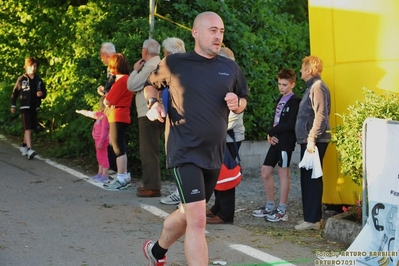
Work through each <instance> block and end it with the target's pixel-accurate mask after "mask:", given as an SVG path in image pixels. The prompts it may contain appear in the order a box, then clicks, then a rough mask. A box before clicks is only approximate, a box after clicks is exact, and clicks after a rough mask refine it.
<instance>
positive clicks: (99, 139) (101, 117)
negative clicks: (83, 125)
mask: <svg viewBox="0 0 399 266" xmlns="http://www.w3.org/2000/svg"><path fill="white" fill-rule="evenodd" d="M103 101H104V97H101V98H100V111H88V110H76V112H77V113H78V114H82V115H84V116H86V117H89V118H93V119H95V120H96V121H95V122H94V125H93V131H92V136H93V139H94V143H95V147H96V157H97V162H98V173H97V174H96V175H95V176H93V177H91V179H93V180H94V181H97V182H101V183H107V182H109V178H108V168H109V161H108V150H107V147H108V143H109V123H108V118H107V116H106V115H105V114H104V109H105V105H104V103H103Z"/></svg>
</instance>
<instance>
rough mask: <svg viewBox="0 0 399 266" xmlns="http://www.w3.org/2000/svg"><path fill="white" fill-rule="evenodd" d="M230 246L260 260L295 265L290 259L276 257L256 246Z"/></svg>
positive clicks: (288, 265)
mask: <svg viewBox="0 0 399 266" xmlns="http://www.w3.org/2000/svg"><path fill="white" fill-rule="evenodd" d="M230 248H232V249H235V250H238V251H240V252H242V253H244V254H246V255H248V256H251V257H253V258H255V259H258V260H260V261H263V262H269V263H270V262H274V263H275V264H278V265H287V266H295V264H292V263H290V262H288V261H285V260H282V259H280V258H277V257H274V256H272V255H270V254H268V253H266V252H262V251H259V250H257V249H254V248H252V247H249V246H246V245H238V244H232V245H230Z"/></svg>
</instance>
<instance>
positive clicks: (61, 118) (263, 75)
mask: <svg viewBox="0 0 399 266" xmlns="http://www.w3.org/2000/svg"><path fill="white" fill-rule="evenodd" d="M0 10H1V12H0V25H1V27H0V38H1V39H2V40H5V42H4V41H3V42H1V43H0V52H1V54H2V64H0V73H1V75H2V77H3V79H2V80H1V81H0V99H1V101H2V102H3V103H5V104H3V105H2V106H1V107H0V113H1V116H0V122H1V123H0V129H1V130H3V131H5V132H6V133H10V134H15V135H17V134H18V135H21V132H22V127H21V125H20V119H18V115H11V114H10V109H9V105H8V103H9V99H10V95H11V90H12V88H13V85H14V82H15V81H16V79H17V77H18V76H19V75H20V74H22V73H23V71H24V70H23V62H24V59H25V58H26V57H28V56H35V57H36V58H37V59H38V60H39V63H40V67H39V74H40V75H41V77H42V78H43V79H44V81H45V82H46V84H47V89H48V97H47V98H46V99H45V100H44V102H43V106H42V111H41V113H40V114H39V122H40V123H39V124H40V128H39V129H38V132H37V133H38V134H37V135H36V137H39V138H43V139H46V140H48V141H52V142H53V143H56V144H57V147H58V148H57V149H53V150H52V151H53V152H54V154H53V155H55V156H60V157H76V156H90V157H91V158H94V155H92V141H91V135H90V134H89V133H88V132H90V130H91V126H92V121H88V119H87V118H84V117H82V116H79V115H77V114H76V113H75V112H74V111H75V109H95V108H97V106H98V94H97V92H96V88H97V87H98V86H99V85H101V84H104V82H105V66H103V65H102V63H101V60H100V59H99V48H100V45H101V43H102V42H106V41H110V42H113V43H114V44H115V46H116V48H117V51H118V52H121V53H123V54H125V55H126V56H127V58H128V59H129V61H130V64H131V65H133V64H134V63H135V62H136V61H137V60H138V59H139V57H140V50H141V45H142V42H143V40H145V39H147V38H148V36H149V24H148V12H149V2H148V1H147V0H145V1H144V0H134V1H132V0H131V1H122V0H112V1H105V0H63V1H59V0H40V1H39V0H14V1H7V0H0ZM206 10H211V11H215V12H217V13H218V14H219V15H220V16H221V17H222V18H223V20H224V23H225V28H226V32H225V39H224V44H225V45H226V46H228V47H230V48H231V49H232V50H233V51H234V53H235V55H236V60H237V63H238V64H239V65H240V67H241V68H242V69H243V72H244V74H245V76H246V77H247V81H248V84H249V87H250V90H251V94H250V96H249V100H248V103H249V104H248V108H247V110H246V112H245V116H244V119H245V126H246V138H247V139H250V140H260V139H264V138H265V136H266V132H265V130H266V128H267V127H268V125H269V123H270V121H271V114H272V108H273V105H274V101H275V99H276V98H277V97H278V95H279V92H278V90H277V83H276V79H275V76H276V74H277V72H278V70H279V69H281V68H293V69H295V70H296V71H297V72H298V74H299V69H300V65H301V59H302V58H303V57H304V56H306V55H308V53H309V33H308V21H307V0H301V1H294V0H273V1H271V0H258V1H249V0H225V1H223V0H222V1H213V0H198V1H189V2H188V1H185V0H171V1H158V2H157V13H158V14H160V15H162V16H163V17H165V18H166V19H161V18H156V19H155V28H154V31H153V33H152V36H153V38H154V39H156V40H158V41H159V42H160V43H161V42H162V40H163V39H165V38H167V37H172V36H174V37H179V38H181V39H182V40H183V41H185V43H186V49H187V50H192V49H193V45H194V43H193V38H192V37H191V33H190V31H188V30H187V29H185V28H183V27H180V26H178V25H177V24H175V23H173V22H176V23H178V24H180V25H184V26H186V27H188V28H191V26H192V22H193V20H194V18H195V16H196V15H197V14H198V13H200V12H203V11H206ZM303 86H304V84H303V83H302V82H301V81H300V80H298V85H297V90H298V91H299V94H301V93H300V92H301V91H302V90H303ZM132 110H133V114H132V118H133V123H132V126H131V127H130V129H129V149H130V150H132V151H133V152H132V153H131V154H129V162H130V167H133V168H134V169H132V170H140V169H139V168H140V166H139V165H140V164H139V155H138V154H137V152H135V151H137V150H138V148H137V146H138V137H137V136H138V133H137V132H138V130H137V119H135V118H136V116H137V115H136V114H135V113H134V112H135V107H134V106H133V107H132ZM161 150H163V149H161Z"/></svg>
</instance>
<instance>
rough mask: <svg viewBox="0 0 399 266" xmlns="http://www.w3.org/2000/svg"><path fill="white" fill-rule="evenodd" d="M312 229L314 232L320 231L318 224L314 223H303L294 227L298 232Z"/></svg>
mask: <svg viewBox="0 0 399 266" xmlns="http://www.w3.org/2000/svg"><path fill="white" fill-rule="evenodd" d="M313 229H315V230H318V229H320V222H315V223H308V222H303V223H301V224H298V225H296V226H295V230H298V231H303V230H313Z"/></svg>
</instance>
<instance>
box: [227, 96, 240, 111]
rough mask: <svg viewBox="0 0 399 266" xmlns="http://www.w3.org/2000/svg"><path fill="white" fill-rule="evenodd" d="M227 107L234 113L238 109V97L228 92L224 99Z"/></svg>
mask: <svg viewBox="0 0 399 266" xmlns="http://www.w3.org/2000/svg"><path fill="white" fill-rule="evenodd" d="M224 100H225V101H226V104H227V107H228V108H229V110H230V111H234V110H236V109H237V108H238V96H237V95H236V94H235V93H233V92H228V93H227V94H226V96H225V97H224Z"/></svg>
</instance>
